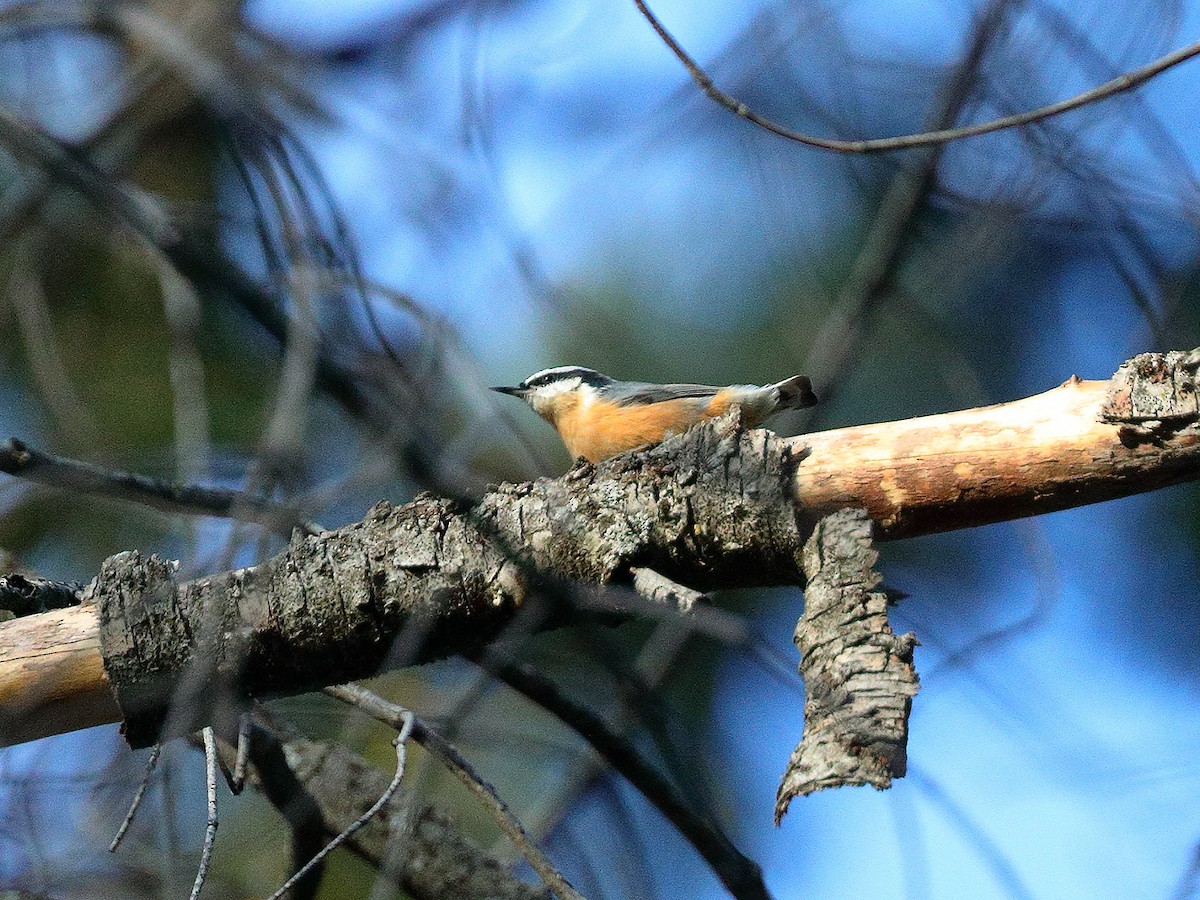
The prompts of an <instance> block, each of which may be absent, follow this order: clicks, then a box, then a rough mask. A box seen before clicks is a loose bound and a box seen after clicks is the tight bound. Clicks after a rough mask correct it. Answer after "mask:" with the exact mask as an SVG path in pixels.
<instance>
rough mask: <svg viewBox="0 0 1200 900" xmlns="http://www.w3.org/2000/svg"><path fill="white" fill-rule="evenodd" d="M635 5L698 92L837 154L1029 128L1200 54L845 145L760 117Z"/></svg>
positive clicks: (1189, 49) (1199, 50)
mask: <svg viewBox="0 0 1200 900" xmlns="http://www.w3.org/2000/svg"><path fill="white" fill-rule="evenodd" d="M633 2H634V5H635V6H637V8H638V11H639V12H640V13H641V14H642V16H643V17H644V18H645V19H646V21H647V22H649V23H650V27H651V28H653V29H654V31H655V33H656V34H657V35H658V36H659V38H660V39H661V40H662V42H663V43H664V44H666V45H667V49H669V50H670V51H671V52H672V53H673V54H674V55H675V58H676V59H678V60H679V61H680V62H681V63H683V67H684V68H685V69H687V71H688V74H689V75H691V76H692V80H693V81H695V82H696V84H698V85H699V86H700V89H701V90H703V91H704V93H705V94H707V95H708V97H709V99H711V100H712V101H713V102H714V103H717V104H718V105H720V106H723V107H725V109H727V110H729V111H730V112H732V113H733V114H734V115H736V116H738V117H739V118H742V119H745V120H746V121H747V122H750V123H751V124H753V125H757V126H758V127H759V128H762V129H764V130H766V131H769V132H771V133H772V134H777V135H779V136H780V137H782V138H786V139H787V140H789V141H795V142H796V143H798V144H804V145H806V146H809V147H817V148H819V149H821V150H832V151H834V152H835V153H880V152H884V151H888V150H910V149H913V148H915V147H930V146H935V145H938V144H945V143H949V142H950V141H956V140H961V139H962V138H968V137H977V136H978V135H981V134H991V133H992V132H994V131H1003V130H1004V129H1006V128H1015V127H1017V126H1019V125H1029V124H1031V123H1033V122H1038V121H1041V120H1042V119H1049V118H1051V117H1052V116H1057V115H1061V114H1062V113H1065V112H1070V111H1071V110H1073V109H1079V108H1080V107H1083V106H1087V105H1088V104H1091V103H1096V102H1098V101H1100V100H1105V99H1107V98H1109V97H1112V96H1115V95H1116V94H1120V93H1123V92H1124V91H1128V90H1132V89H1133V88H1135V87H1138V86H1140V85H1142V84H1145V83H1146V82H1147V81H1149V80H1150V79H1151V78H1154V77H1155V76H1156V75H1159V74H1161V73H1163V72H1165V71H1166V70H1167V69H1170V68H1172V67H1173V66H1177V65H1179V64H1180V63H1182V62H1186V61H1187V60H1189V59H1191V58H1192V57H1194V56H1197V55H1200V41H1197V42H1196V43H1194V44H1188V45H1187V46H1186V47H1181V48H1180V49H1178V50H1175V51H1173V52H1171V53H1168V54H1167V55H1166V56H1162V57H1159V58H1158V59H1156V60H1154V62H1152V63H1150V64H1148V65H1146V66H1143V67H1142V68H1140V69H1134V70H1133V71H1132V72H1126V73H1124V74H1123V75H1118V76H1117V77H1116V78H1113V79H1111V80H1109V81H1106V82H1104V84H1101V85H1098V86H1097V87H1094V88H1092V89H1091V90H1089V91H1084V92H1083V93H1082V94H1076V95H1075V96H1074V97H1068V98H1067V99H1065V100H1059V101H1058V102H1056V103H1049V104H1047V105H1046V106H1039V107H1038V108H1037V109H1031V110H1028V111H1026V112H1023V113H1016V114H1015V115H1011V116H1003V117H1001V118H999V119H990V120H989V121H987V122H979V123H977V124H975V125H964V126H962V127H960V128H945V129H941V130H939V131H924V132H920V133H917V134H902V135H897V136H896V137H887V138H873V139H870V140H858V141H841V140H837V139H835V138H822V137H817V136H816V135H810V134H802V133H801V132H799V131H792V130H791V129H790V128H787V127H785V126H783V125H780V124H779V123H778V122H775V121H773V120H772V119H768V118H767V117H766V116H761V115H759V114H758V113H756V112H755V111H754V110H752V109H751V108H750V107H748V106H747V105H746V104H745V103H743V102H742V101H741V100H739V99H737V97H734V96H732V95H730V94H727V93H725V92H724V91H723V90H721V89H720V88H719V87H717V86H716V84H714V83H713V80H712V78H711V76H709V74H708V73H707V72H705V71H704V69H702V68H701V67H700V64H699V63H697V62H696V61H695V60H694V59H693V58H692V57H691V55H690V54H689V53H688V52H687V51H686V50H684V49H683V45H682V44H680V43H679V42H678V41H677V40H675V38H674V37H673V36H672V35H671V33H670V32H669V31H667V29H666V26H665V25H663V24H662V22H661V21H659V19H658V17H657V16H655V15H654V13H653V12H652V11H651V9H650V7H649V6H648V5H647V4H646V2H645V0H633Z"/></svg>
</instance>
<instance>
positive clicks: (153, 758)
mask: <svg viewBox="0 0 1200 900" xmlns="http://www.w3.org/2000/svg"><path fill="white" fill-rule="evenodd" d="M161 753H162V744H155V745H154V749H152V750H151V751H150V758H149V759H147V760H146V771H145V772H144V773H143V774H142V783H141V784H139V785H138V789H137V792H136V793H135V794H134V795H133V802H132V803H130V804H129V812H127V813H125V819H124V821H123V822H121V827H120V828H118V829H117V833H116V834H115V835H113V839H112V842H111V843H110V844H109V845H108V852H109V853H116V852H117V848H118V847H120V846H121V841H122V840H124V839H125V833H126V832H127V831H129V826H130V825H132V824H133V817H134V816H136V815H137V811H138V807H139V806H141V805H142V798H143V797H144V796H145V795H146V788H147V787H148V786H149V785H150V776H151V775H153V774H154V767H155V766H156V765H158V757H159V755H160V754H161Z"/></svg>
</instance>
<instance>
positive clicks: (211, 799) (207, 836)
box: [188, 726, 217, 900]
mask: <svg viewBox="0 0 1200 900" xmlns="http://www.w3.org/2000/svg"><path fill="white" fill-rule="evenodd" d="M204 764H205V765H204V768H205V786H206V787H207V789H208V823H207V826H206V827H205V829H204V847H203V848H202V849H201V850H200V866H199V867H198V868H197V869H196V881H195V882H194V883H193V884H192V893H191V896H190V897H189V898H188V900H196V898H197V897H199V896H200V891H201V890H202V889H203V888H204V879H206V878H207V877H208V867H209V864H210V863H211V862H212V854H213V844H214V843H215V842H216V839H217V739H216V736H215V735H214V734H213V730H212V727H211V726H209V727H208V728H205V729H204Z"/></svg>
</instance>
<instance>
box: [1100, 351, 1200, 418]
mask: <svg viewBox="0 0 1200 900" xmlns="http://www.w3.org/2000/svg"><path fill="white" fill-rule="evenodd" d="M1198 365H1200V350H1192V351H1190V352H1187V353H1185V352H1183V351H1180V350H1172V351H1171V352H1170V353H1139V354H1138V355H1137V356H1135V357H1133V358H1132V359H1129V360H1126V361H1125V362H1123V363H1122V364H1121V366H1120V368H1118V369H1117V371H1116V372H1115V373H1114V374H1113V377H1112V382H1111V384H1110V385H1109V389H1108V396H1107V398H1106V399H1105V402H1104V409H1103V410H1102V411H1101V416H1102V418H1103V419H1104V420H1105V421H1106V422H1117V423H1121V424H1122V425H1126V426H1130V427H1138V428H1141V429H1144V430H1146V431H1154V432H1162V433H1169V432H1174V431H1176V430H1178V429H1180V428H1182V427H1184V426H1186V425H1188V424H1190V423H1192V422H1195V421H1196V420H1197V418H1200V401H1198V398H1197V393H1196V369H1197V366H1198Z"/></svg>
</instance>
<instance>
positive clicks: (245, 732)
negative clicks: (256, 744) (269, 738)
mask: <svg viewBox="0 0 1200 900" xmlns="http://www.w3.org/2000/svg"><path fill="white" fill-rule="evenodd" d="M252 724H253V723H252V722H251V720H250V714H249V713H242V714H241V715H240V716H238V737H237V757H236V758H235V759H234V763H233V779H232V781H231V782H230V785H229V789H230V790H231V791H233V793H234V794H235V795H236V794H240V793H241V792H242V788H244V787H245V786H246V765H247V762H248V761H249V759H250V727H251V725H252Z"/></svg>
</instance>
